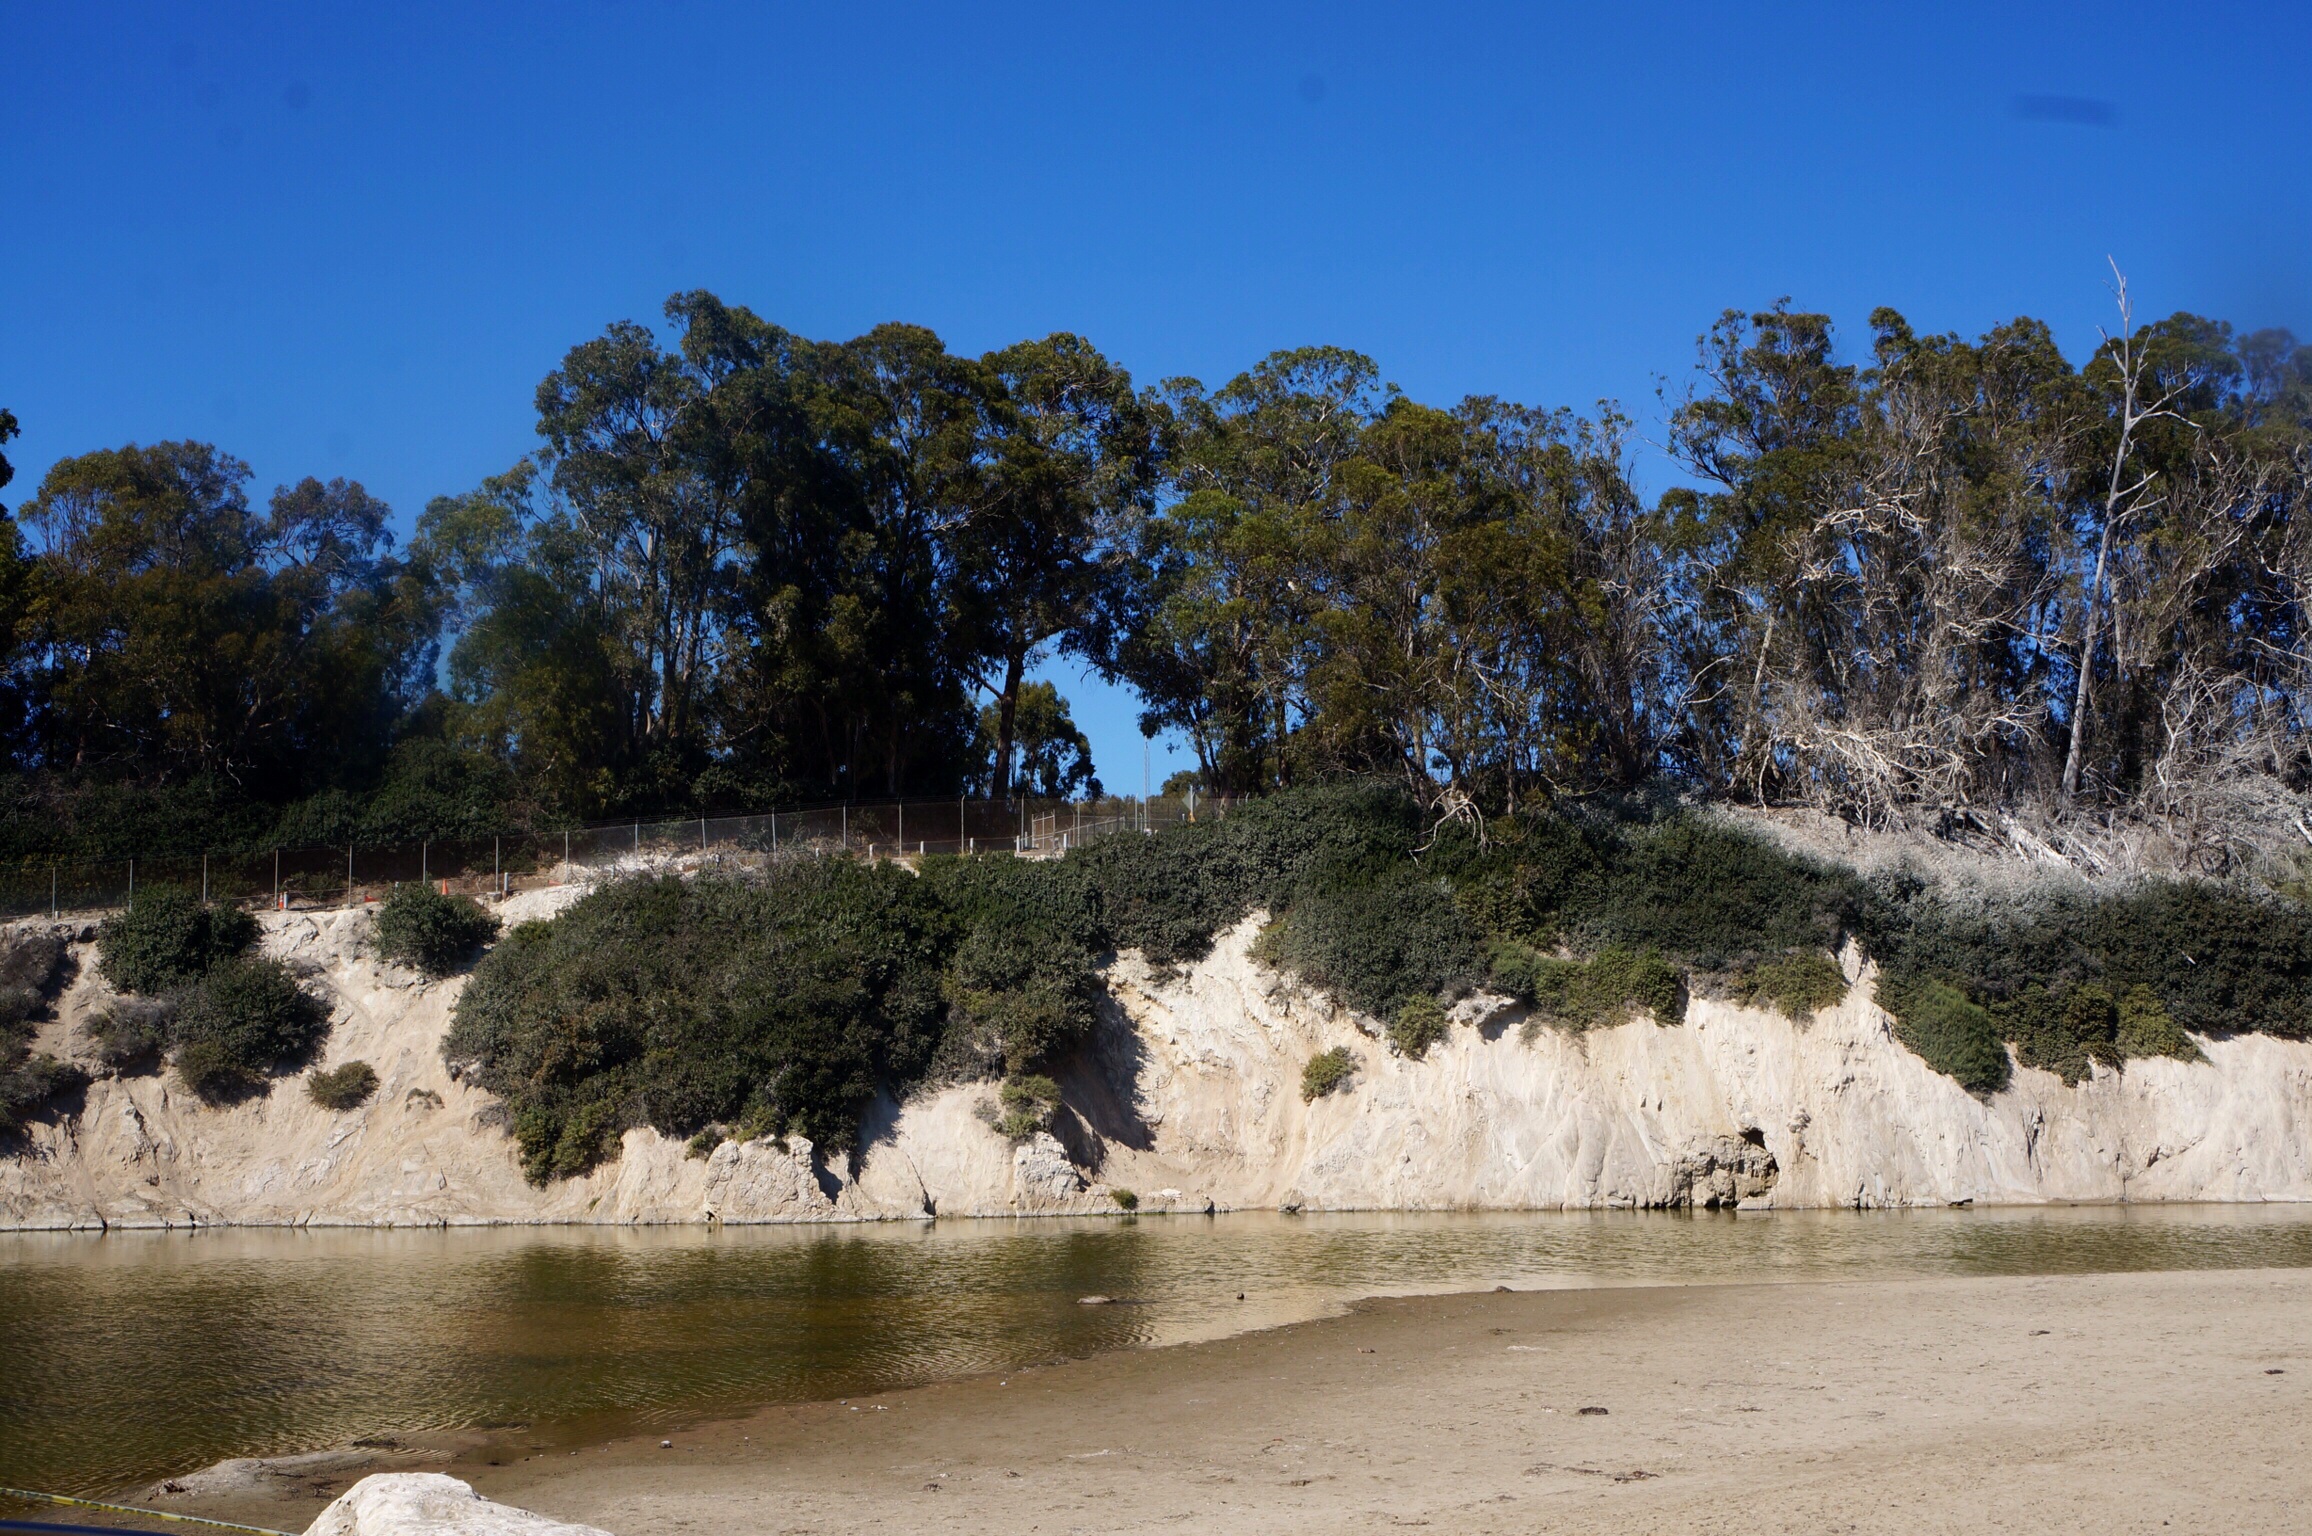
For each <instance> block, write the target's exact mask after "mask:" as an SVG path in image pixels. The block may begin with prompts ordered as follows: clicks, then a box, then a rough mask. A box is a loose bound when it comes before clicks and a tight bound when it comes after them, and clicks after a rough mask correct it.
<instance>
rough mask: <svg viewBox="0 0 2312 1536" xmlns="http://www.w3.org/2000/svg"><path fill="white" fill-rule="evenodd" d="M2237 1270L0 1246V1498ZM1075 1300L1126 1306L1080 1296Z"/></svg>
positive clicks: (1676, 1253) (503, 1242)
mask: <svg viewBox="0 0 2312 1536" xmlns="http://www.w3.org/2000/svg"><path fill="white" fill-rule="evenodd" d="M2251 1266H2289V1267H2304V1266H2312V1210H2305V1209H2300V1208H2288V1207H2270V1206H2264V1207H2256V1206H2230V1207H2224V1206H2194V1207H2168V1208H2160V1207H2126V1208H2110V1207H2099V1208H2076V1209H2066V1210H2053V1211H1935V1212H1920V1213H1903V1214H1854V1213H1844V1212H1841V1213H1827V1212H1826V1213H1820V1214H1805V1215H1800V1214H1790V1215H1773V1216H1717V1215H1702V1216H1676V1215H1642V1214H1635V1213H1612V1214H1580V1215H1518V1216H1314V1217H1282V1216H1275V1215H1267V1214H1243V1215H1233V1216H1221V1217H1185V1218H1184V1217H1160V1218H1147V1219H1141V1220H1130V1219H1125V1220H1117V1219H1106V1220H1086V1221H1023V1222H1007V1221H941V1222H938V1223H935V1224H925V1225H904V1226H902V1225H885V1226H874V1227H806V1228H798V1227H785V1228H751V1229H742V1228H724V1229H722V1230H719V1231H707V1230H702V1229H695V1228H684V1229H676V1230H617V1229H611V1230H605V1229H584V1228H579V1229H569V1228H565V1229H547V1230H542V1231H541V1230H503V1229H500V1230H489V1231H477V1232H439V1231H429V1232H281V1231H273V1232H267V1231H240V1230H218V1231H208V1232H195V1233H114V1234H109V1235H102V1236H97V1235H77V1234H5V1235H0V1483H4V1484H9V1485H13V1486H16V1487H31V1488H43V1489H48V1490H51V1491H56V1492H78V1493H103V1492H108V1491H118V1490H121V1489H124V1488H128V1487H130V1486H133V1485H135V1484H138V1483H141V1482H145V1481H148V1480H151V1479H154V1478H157V1477H161V1476H164V1475H167V1474H170V1473H175V1472H183V1471H188V1470H191V1469H193V1468H196V1467H200V1466H205V1465H207V1464H208V1463H210V1462H213V1461H217V1460H219V1459H221V1458H223V1457H226V1456H236V1455H262V1454H277V1453H281V1452H287V1451H296V1450H310V1449H314V1448H318V1447H322V1446H329V1445H339V1444H343V1443H345V1442H346V1441H348V1440H351V1439H354V1438H356V1437H359V1436H369V1435H386V1434H403V1435H408V1434H422V1433H426V1432H431V1431H441V1430H448V1429H458V1428H471V1427H474V1426H487V1425H513V1424H524V1425H528V1426H530V1428H531V1434H532V1436H533V1437H535V1436H538V1435H549V1436H552V1437H554V1438H557V1439H559V1438H576V1437H581V1436H590V1435H600V1434H610V1433H616V1432H620V1431H625V1430H634V1429H640V1428H645V1427H649V1426H655V1425H661V1424H674V1423H679V1422H683V1421H686V1420H695V1419H699V1418H705V1417H711V1416H714V1415H717V1414H721V1413H727V1412H731V1411H734V1410H737V1409H741V1408H745V1407H747V1406H750V1405H754V1404H761V1403H767V1402H776V1401H782V1400H784V1401H793V1400H802V1399H812V1398H824V1397H841V1396H857V1395H861V1394H864V1393H868V1392H873V1391H879V1390H885V1389H889V1388H892V1387H898V1386H905V1385H909V1384H913V1383H918V1382H923V1381H927V1380H932V1379H936V1378H940V1377H946V1376H954V1375H960V1374H964V1373H969V1372H974V1371H981V1370H988V1369H994V1368H999V1367H1001V1368H1014V1367H1018V1366H1021V1365H1027V1364H1032V1363H1035V1362H1038V1361H1048V1360H1054V1359H1058V1358H1062V1357H1068V1356H1079V1355H1085V1354H1090V1353H1092V1352H1094V1351H1098V1350H1105V1349H1116V1348H1122V1347H1127V1346H1133V1345H1147V1344H1164V1343H1175V1342H1180V1341H1184V1340H1190V1339H1198V1338H1210V1337H1216V1336H1219V1335H1222V1334H1226V1333H1230V1332H1234V1331H1237V1330H1239V1329H1243V1328H1247V1327H1257V1326H1262V1325H1266V1324H1271V1323H1278V1322H1285V1321H1290V1320H1294V1319H1299V1318H1307V1317H1315V1316H1321V1315H1324V1314H1326V1313H1328V1312H1332V1311H1336V1310H1338V1309H1339V1308H1340V1307H1341V1306H1343V1305H1344V1304H1345V1303H1347V1302H1348V1301H1350V1300H1352V1299H1354V1298H1357V1297H1360V1296H1371V1295H1380V1294H1388V1293H1405V1292H1417V1291H1440V1290H1453V1289H1468V1288H1476V1287H1488V1286H1492V1285H1497V1284H1506V1285H1513V1286H1518V1287H1528V1286H1576V1285H1622V1284H1644V1283H1693V1282H1720V1281H1741V1280H1800V1279H1827V1278H1858V1279H1859V1278H1875V1277H1889V1276H1915V1275H1978V1274H2008V1275H2013V1274H2058V1273H2079V1272H2087V1271H2108V1270H2131V1269H2193V1268H2235V1267H2251ZM1239 1291H1242V1292H1243V1293H1244V1295H1245V1299H1244V1300H1243V1301H1241V1302H1240V1301H1238V1300H1237V1299H1236V1295H1237V1292H1239ZM1095 1293H1096V1294H1100V1295H1106V1296H1111V1297H1115V1298H1117V1299H1118V1300H1119V1301H1122V1302H1127V1303H1129V1304H1128V1305H1119V1306H1107V1307H1087V1306H1082V1305H1079V1304H1078V1302H1077V1299H1076V1298H1078V1297H1080V1296H1084V1295H1089V1294H1095Z"/></svg>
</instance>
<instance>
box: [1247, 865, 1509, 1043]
mask: <svg viewBox="0 0 2312 1536" xmlns="http://www.w3.org/2000/svg"><path fill="white" fill-rule="evenodd" d="M1260 954H1261V957H1262V958H1263V959H1265V960H1267V961H1269V962H1270V963H1272V964H1274V965H1276V966H1277V967H1278V968H1279V969H1282V970H1288V971H1291V972H1292V973H1293V974H1294V975H1296V976H1298V977H1299V978H1300V979H1301V980H1303V981H1305V982H1307V983H1308V984H1310V985H1311V986H1315V987H1319V988H1322V989H1323V990H1325V991H1327V992H1330V993H1331V994H1332V995H1333V996H1335V997H1337V998H1339V999H1341V1000H1342V1001H1343V1002H1346V1003H1348V1004H1350V1005H1351V1006H1352V1007H1356V1008H1361V1009H1363V1010H1364V1011H1365V1012H1367V1013H1371V1014H1379V1013H1384V1012H1386V1011H1388V1010H1389V1009H1391V1008H1394V1007H1395V1006H1397V1004H1398V1003H1399V1001H1400V1000H1401V999H1403V998H1406V997H1436V996H1459V995H1460V994H1462V993H1464V992H1466V991H1468V990H1469V988H1470V987H1472V986H1473V985H1475V984H1476V982H1477V980H1478V978H1479V976H1481V975H1482V974H1483V971H1482V968H1481V966H1480V964H1479V959H1478V946H1477V935H1476V933H1475V931H1474V930H1472V929H1471V928H1470V926H1469V921H1468V919H1467V918H1466V917H1465V916H1463V915H1462V912H1461V909H1460V908H1459V907H1458V906H1456V905H1455V904H1454V901H1453V896H1452V892H1451V891H1450V890H1449V889H1448V888H1447V887H1446V886H1445V884H1444V883H1443V882H1442V881H1441V880H1438V879H1435V878H1433V877H1429V876H1426V875H1424V874H1423V873H1422V872H1421V871H1420V870H1418V869H1416V868H1414V867H1412V866H1410V865H1399V866H1398V867H1396V868H1394V869H1392V870H1390V871H1388V872H1386V873H1384V874H1382V875H1380V876H1378V877H1374V878H1365V879H1359V880H1356V881H1355V882H1354V883H1345V884H1337V885H1336V884H1330V883H1319V884H1316V885H1313V886H1311V887H1310V888H1308V889H1306V890H1304V891H1303V892H1301V894H1300V895H1299V897H1298V898H1297V899H1296V900H1294V902H1293V903H1292V905H1291V906H1290V907H1289V908H1288V909H1287V910H1286V911H1285V914H1284V916H1283V917H1282V918H1280V919H1278V920H1277V921H1276V922H1275V923H1274V924H1272V925H1271V926H1270V928H1269V930H1268V931H1267V932H1266V933H1265V934H1263V935H1262V937H1261V946H1260Z"/></svg>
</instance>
